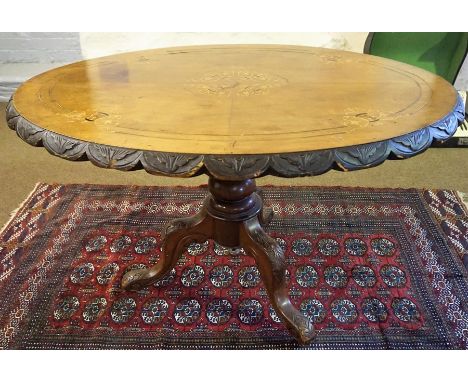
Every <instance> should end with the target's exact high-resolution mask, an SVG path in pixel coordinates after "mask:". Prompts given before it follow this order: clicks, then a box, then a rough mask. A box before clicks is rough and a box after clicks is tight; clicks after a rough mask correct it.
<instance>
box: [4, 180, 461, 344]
mask: <svg viewBox="0 0 468 382" xmlns="http://www.w3.org/2000/svg"><path fill="white" fill-rule="evenodd" d="M262 191H263V192H262V193H263V198H264V200H265V204H266V205H268V206H271V207H272V208H273V210H274V213H275V216H274V219H273V220H272V222H271V223H270V224H269V225H268V226H267V228H266V231H267V233H268V234H270V235H271V236H272V237H274V238H275V239H276V240H277V241H278V243H279V244H280V245H281V247H282V248H283V249H284V251H285V255H286V259H287V265H288V267H287V280H288V287H289V296H290V298H291V301H292V303H293V304H294V305H295V306H296V307H297V308H298V309H299V310H300V311H301V312H302V314H304V315H305V316H308V317H309V318H310V319H311V320H312V321H313V322H314V323H315V328H316V330H317V333H318V335H317V338H316V339H315V341H314V342H313V343H312V344H310V345H308V346H300V345H298V344H297V343H296V341H295V340H294V339H293V338H292V337H291V336H290V334H289V333H288V331H287V330H285V329H284V327H283V324H282V323H281V322H280V321H279V319H278V317H277V316H276V314H275V312H274V311H273V310H272V308H271V306H270V303H269V300H268V296H267V294H266V290H265V288H264V286H263V284H262V281H261V279H260V276H259V273H258V269H257V267H256V266H255V262H254V261H253V259H252V258H250V257H249V256H247V255H246V254H245V253H244V251H243V250H241V249H235V248H234V249H231V248H225V247H222V246H219V245H218V244H216V243H215V242H213V241H211V240H210V241H207V242H205V243H199V244H192V245H190V247H189V248H188V249H187V251H186V252H185V253H184V255H183V256H182V257H181V259H180V261H179V262H178V264H177V266H176V267H175V268H174V269H173V271H172V272H171V273H170V274H169V275H168V276H167V277H166V278H165V279H163V280H161V281H159V282H158V283H157V284H155V285H152V286H150V287H147V288H144V289H142V290H140V291H138V292H126V291H124V290H122V289H121V288H120V280H121V277H122V275H123V274H124V273H125V272H127V271H128V270H130V269H135V268H143V267H148V266H152V265H154V264H155V263H157V262H158V261H159V260H160V258H161V257H162V256H163V254H162V252H161V242H162V241H161V230H162V227H163V226H164V225H165V224H166V223H167V222H168V221H169V220H171V219H174V218H177V217H184V216H185V217H186V216H190V215H193V214H194V213H196V212H197V211H198V209H199V208H200V207H201V203H202V201H203V199H204V197H205V196H206V194H207V189H206V187H197V188H184V187H172V188H164V187H137V186H131V187H129V186H104V185H48V184H39V185H37V186H36V188H35V190H34V191H33V192H32V194H31V195H30V196H29V197H28V199H27V200H26V201H25V202H24V204H23V205H22V206H21V207H20V209H19V210H18V211H17V212H16V215H15V216H14V217H13V218H12V220H11V221H10V222H9V223H8V224H7V225H6V227H5V228H4V229H3V231H2V232H1V233H0V301H1V305H0V347H1V348H4V349H8V348H9V349H465V348H467V347H468V272H467V269H466V268H465V266H464V265H463V261H462V259H463V257H464V256H466V255H467V254H468V241H467V240H468V215H467V210H466V207H465V205H464V204H463V201H462V199H461V198H460V196H459V194H457V193H456V192H454V191H449V190H416V189H365V188H330V187H328V188H327V187H294V188H290V187H262Z"/></svg>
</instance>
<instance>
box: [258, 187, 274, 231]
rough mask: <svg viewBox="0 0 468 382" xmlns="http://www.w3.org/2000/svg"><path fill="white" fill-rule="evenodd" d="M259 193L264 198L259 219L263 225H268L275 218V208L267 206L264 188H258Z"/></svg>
mask: <svg viewBox="0 0 468 382" xmlns="http://www.w3.org/2000/svg"><path fill="white" fill-rule="evenodd" d="M257 194H258V196H259V197H260V199H261V200H262V206H263V208H262V212H261V213H260V215H259V217H258V219H259V221H260V224H261V225H262V227H266V226H267V225H268V224H270V222H271V221H272V220H273V217H274V213H273V208H271V207H265V203H264V200H263V192H262V190H259V189H257Z"/></svg>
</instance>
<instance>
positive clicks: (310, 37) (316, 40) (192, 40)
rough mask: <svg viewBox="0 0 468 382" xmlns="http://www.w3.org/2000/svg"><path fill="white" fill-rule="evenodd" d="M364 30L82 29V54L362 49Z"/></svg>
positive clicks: (365, 35)
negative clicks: (274, 47)
mask: <svg viewBox="0 0 468 382" xmlns="http://www.w3.org/2000/svg"><path fill="white" fill-rule="evenodd" d="M366 37H367V32H364V33H358V32H355V33H333V32H328V33H80V40H81V49H82V52H83V57H85V58H92V57H99V56H105V55H108V54H112V53H118V52H127V51H131V50H140V49H151V48H162V47H170V46H182V45H203V44H290V45H308V46H320V47H325V48H333V49H344V50H351V51H355V52H362V48H363V46H364V41H365V39H366Z"/></svg>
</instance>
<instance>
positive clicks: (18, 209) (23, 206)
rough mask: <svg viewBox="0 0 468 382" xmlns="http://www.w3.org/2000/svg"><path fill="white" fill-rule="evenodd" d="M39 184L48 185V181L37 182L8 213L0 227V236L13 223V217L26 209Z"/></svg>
mask: <svg viewBox="0 0 468 382" xmlns="http://www.w3.org/2000/svg"><path fill="white" fill-rule="evenodd" d="M41 186H49V184H48V183H41V182H37V183H36V184H35V185H34V187H33V189H32V191H30V192H29V194H28V195H27V196H26V198H25V199H24V200H23V201H22V202H21V203H20V204H19V206H18V207H16V208H15V209H14V210H13V211H11V212H10V213H9V218H8V220H7V221H6V223H5V224H4V225H3V226H2V227H1V228H0V236H2V235H3V234H4V233H5V232H6V231H7V230H8V228H9V227H10V225H11V224H12V223H13V221H14V220H15V218H16V217H17V216H18V215H19V214H20V212H22V211H23V210H25V209H26V207H27V204H28V202H29V201H30V200H31V199H32V197H33V196H34V194H35V193H36V191H37V190H38V189H39V187H41Z"/></svg>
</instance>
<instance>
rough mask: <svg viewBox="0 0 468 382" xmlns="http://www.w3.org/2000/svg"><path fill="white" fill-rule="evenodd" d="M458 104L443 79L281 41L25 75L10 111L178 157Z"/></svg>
mask: <svg viewBox="0 0 468 382" xmlns="http://www.w3.org/2000/svg"><path fill="white" fill-rule="evenodd" d="M456 101H457V100H456V93H455V90H454V89H453V87H452V86H451V85H450V84H449V83H448V82H446V81H445V80H443V79H442V78H440V77H438V76H436V75H434V74H431V73H429V72H426V71H424V70H422V69H418V68H415V67H413V66H409V65H406V64H403V63H399V62H396V61H392V60H388V59H384V58H380V57H374V56H368V55H362V54H357V53H351V52H344V51H336V50H329V49H321V48H310V47H298V46H279V45H227V46H198V47H181V48H168V49H155V50H150V51H140V52H131V53H125V54H120V55H114V56H109V57H103V58H98V59H93V60H87V61H82V62H78V63H75V64H71V65H67V66H64V67H61V68H58V69H54V70H51V71H49V72H46V73H44V74H41V75H39V76H36V77H34V78H33V79H31V80H29V81H27V82H26V83H25V84H23V85H22V86H21V87H20V88H19V89H18V91H17V92H16V93H15V95H14V97H13V105H14V107H15V108H16V110H17V111H18V113H19V114H20V115H21V116H22V117H23V118H24V119H25V120H27V121H29V122H30V123H32V124H34V125H36V126H39V127H40V128H43V129H46V130H47V131H52V132H55V133H58V134H61V135H63V136H66V137H70V138H73V139H77V140H79V141H85V142H93V143H95V144H99V145H108V146H115V147H120V148H127V149H137V150H149V151H160V152H171V153H180V154H184V153H191V154H194V153H195V154H273V153H275V154H276V153H291V152H301V151H310V150H321V149H331V148H337V147H345V146H352V145H360V144H365V143H370V142H378V141H383V140H387V139H390V138H393V137H396V136H401V135H404V134H408V133H411V132H413V131H416V130H418V129H421V128H424V127H426V126H428V125H430V124H432V123H434V122H436V121H438V120H439V119H441V118H442V117H444V116H446V115H447V114H449V113H450V112H451V111H452V110H453V108H454V106H455V104H456ZM194 142H196V144H194ZM193 160H196V159H193Z"/></svg>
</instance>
